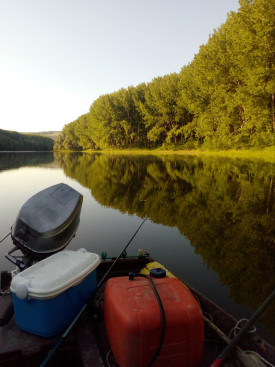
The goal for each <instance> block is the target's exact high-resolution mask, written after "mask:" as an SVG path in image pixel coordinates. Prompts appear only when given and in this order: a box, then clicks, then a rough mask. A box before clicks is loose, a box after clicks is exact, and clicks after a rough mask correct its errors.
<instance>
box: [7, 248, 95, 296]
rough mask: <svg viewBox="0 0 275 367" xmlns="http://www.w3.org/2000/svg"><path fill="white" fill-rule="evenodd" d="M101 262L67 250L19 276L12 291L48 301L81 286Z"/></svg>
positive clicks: (87, 253)
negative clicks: (73, 287) (71, 288)
mask: <svg viewBox="0 0 275 367" xmlns="http://www.w3.org/2000/svg"><path fill="white" fill-rule="evenodd" d="M99 263H100V256H99V255H97V254H93V253H91V252H87V251H86V250H85V249H79V250H77V251H69V250H64V251H60V252H58V253H56V254H54V255H52V256H49V257H48V258H46V259H44V260H42V261H40V262H38V263H36V264H34V265H32V266H31V267H29V268H28V269H26V270H24V271H22V272H21V273H18V274H17V275H15V276H14V277H13V279H12V282H11V287H10V290H11V291H12V292H13V293H15V294H16V295H17V297H18V298H20V299H25V298H37V299H48V298H53V297H55V296H57V295H58V294H60V293H62V292H64V291H65V290H67V289H68V288H70V287H72V286H74V285H77V284H78V283H80V282H81V281H82V280H83V279H84V278H85V277H86V276H87V275H89V274H90V273H91V272H92V271H93V270H94V269H95V268H96V267H97V266H98V265H99Z"/></svg>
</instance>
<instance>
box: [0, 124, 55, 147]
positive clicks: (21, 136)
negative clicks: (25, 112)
mask: <svg viewBox="0 0 275 367" xmlns="http://www.w3.org/2000/svg"><path fill="white" fill-rule="evenodd" d="M50 133H51V134H52V135H54V134H53V133H54V132H52V131H51V132H47V133H18V132H16V131H8V130H1V129H0V151H49V150H53V144H54V139H53V138H52V137H49V135H46V134H50Z"/></svg>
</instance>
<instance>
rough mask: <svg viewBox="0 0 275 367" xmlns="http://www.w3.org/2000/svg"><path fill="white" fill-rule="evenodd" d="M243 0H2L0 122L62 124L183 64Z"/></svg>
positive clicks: (43, 127)
mask: <svg viewBox="0 0 275 367" xmlns="http://www.w3.org/2000/svg"><path fill="white" fill-rule="evenodd" d="M238 8H239V3H238V0H0V129H4V130H14V131H19V132H42V131H61V130H62V128H63V127H64V125H65V124H68V123H70V122H72V121H74V120H76V119H77V118H78V117H79V116H81V115H82V114H85V113H87V112H88V111H89V108H90V106H91V105H92V103H93V101H95V100H96V99H97V98H98V97H99V96H101V95H103V94H107V93H112V92H115V91H118V90H119V89H121V88H127V87H129V86H130V85H133V86H136V85H138V84H140V83H143V82H146V83H148V82H150V81H151V80H152V79H153V78H155V77H158V76H163V75H166V74H170V73H174V72H177V73H178V72H180V70H181V68H182V67H183V66H184V65H187V64H188V63H190V62H191V61H192V60H193V58H194V55H195V54H196V53H198V51H199V47H200V46H201V45H202V44H205V43H207V41H208V38H209V35H210V34H212V33H213V30H214V29H217V28H219V27H220V26H221V24H222V23H224V22H225V21H226V18H227V13H228V12H230V11H237V10H238Z"/></svg>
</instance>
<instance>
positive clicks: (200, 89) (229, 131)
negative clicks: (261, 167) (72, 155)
mask: <svg viewBox="0 0 275 367" xmlns="http://www.w3.org/2000/svg"><path fill="white" fill-rule="evenodd" d="M239 3H240V8H239V10H238V12H230V13H229V14H228V17H227V20H226V22H225V23H224V24H222V25H221V27H220V28H218V29H217V30H215V31H214V32H213V34H212V35H211V36H210V37H209V40H208V42H207V44H205V45H202V46H201V47H200V49H199V52H198V53H197V54H196V55H195V57H194V59H193V61H192V62H191V63H190V64H188V65H186V66H183V67H182V69H181V71H180V73H171V74H169V75H165V76H160V77H156V78H155V79H153V80H152V81H151V82H148V83H142V84H140V85H137V86H135V87H134V86H129V87H128V88H122V89H120V90H119V91H116V92H114V93H110V94H105V95H102V96H100V97H99V98H98V99H96V100H95V101H94V102H93V103H92V105H91V107H90V110H89V112H88V113H87V114H84V115H82V116H80V117H79V118H78V119H77V120H75V121H73V122H70V123H68V124H67V125H65V127H64V129H63V131H62V133H61V134H60V136H59V137H58V138H57V140H56V142H55V146H54V148H55V149H56V150H60V149H69V150H86V149H126V148H156V147H163V148H167V149H169V148H171V149H196V148H200V147H202V148H205V149H228V148H232V147H234V148H250V147H256V148H263V147H268V146H272V145H275V137H274V131H275V0H240V1H239ZM178 47H181V46H180V45H179V46H178Z"/></svg>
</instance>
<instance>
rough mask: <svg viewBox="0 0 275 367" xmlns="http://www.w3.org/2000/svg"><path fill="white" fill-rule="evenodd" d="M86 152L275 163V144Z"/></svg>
mask: <svg viewBox="0 0 275 367" xmlns="http://www.w3.org/2000/svg"><path fill="white" fill-rule="evenodd" d="M85 152H86V153H95V152H96V153H103V154H127V155H129V154H130V155H195V156H213V157H228V158H241V159H261V160H263V161H265V162H270V163H275V146H272V147H269V148H265V149H262V150H245V149H242V150H241V149H240V150H239V149H230V150H215V151H214V150H213V151H212V150H211V151H210V150H207V151H203V150H162V149H151V150H148V149H125V150H123V149H121V150H118V149H117V150H101V151H94V150H91V149H89V150H85Z"/></svg>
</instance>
